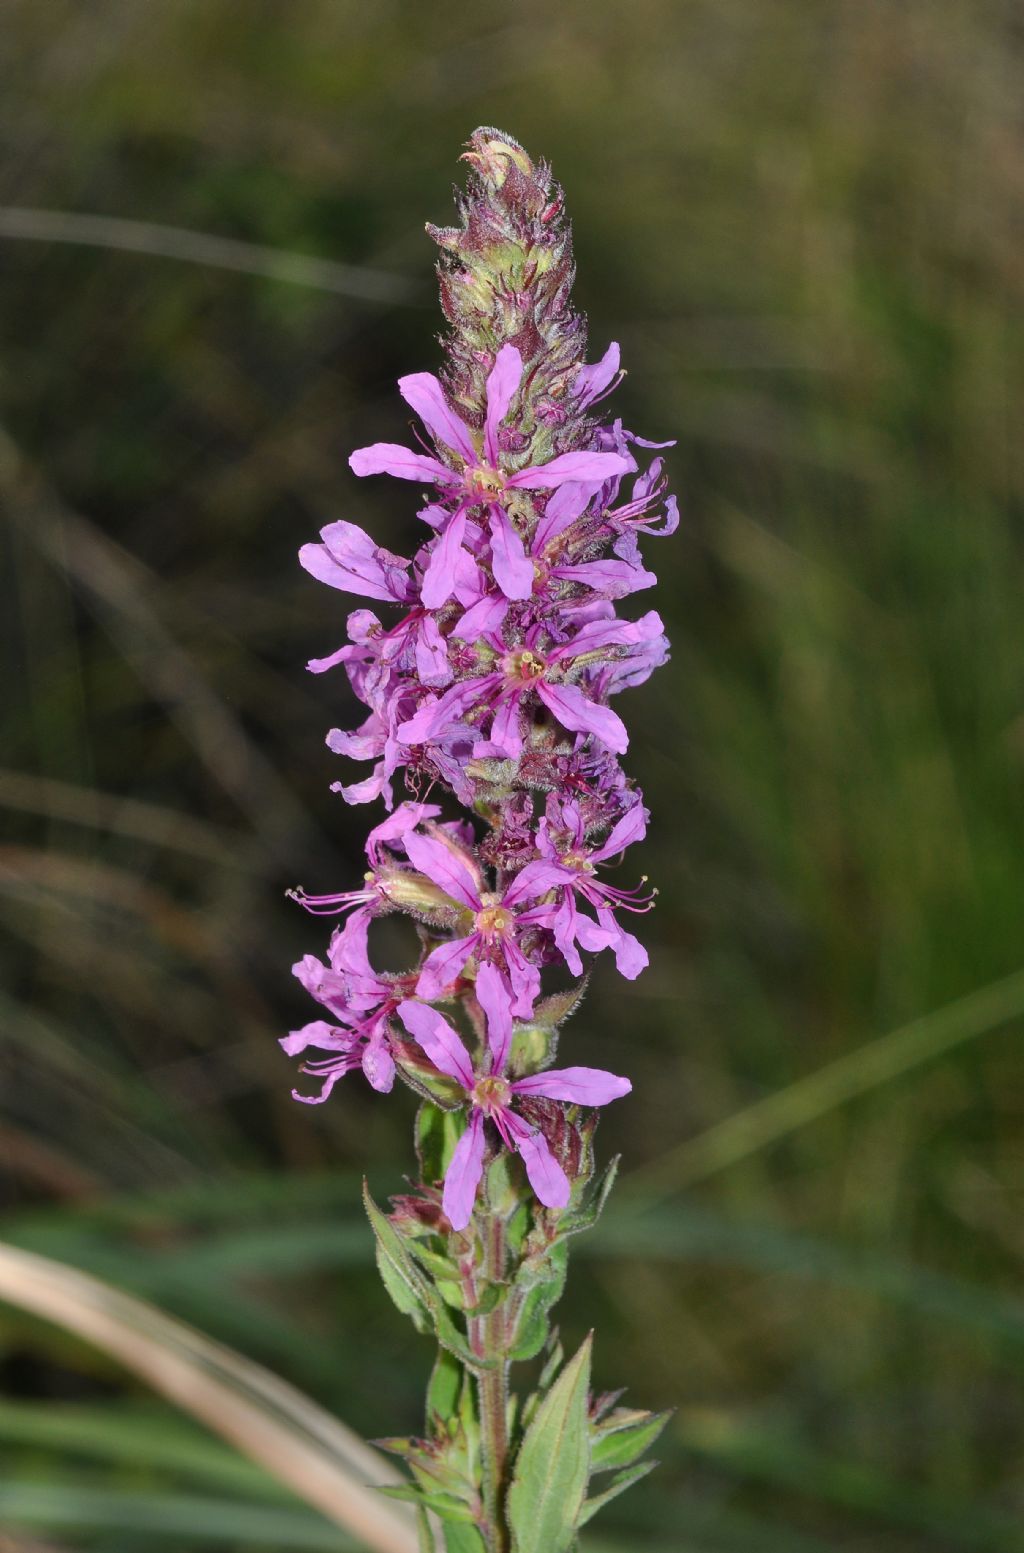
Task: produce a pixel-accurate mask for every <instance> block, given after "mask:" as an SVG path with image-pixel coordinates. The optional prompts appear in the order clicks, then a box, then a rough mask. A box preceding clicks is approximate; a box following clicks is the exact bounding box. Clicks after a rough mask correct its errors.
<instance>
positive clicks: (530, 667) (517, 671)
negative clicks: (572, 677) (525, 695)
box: [501, 647, 547, 683]
mask: <svg viewBox="0 0 1024 1553" xmlns="http://www.w3.org/2000/svg"><path fill="white" fill-rule="evenodd" d="M501 666H502V668H503V669H504V671H505V673H506V675H507V676H508V678H509V679H518V680H524V681H526V683H529V682H530V681H531V680H535V679H540V678H542V676H543V674H544V670H545V668H546V667H547V665H546V664H545V662H544V659H543V658H541V657H540V656H539V655H538V654H537V653H535V652H531V651H530V649H529V648H528V647H523V648H520V649H519V650H518V651H517V652H510V653H506V654H505V657H504V660H503V661H502V665H501Z"/></svg>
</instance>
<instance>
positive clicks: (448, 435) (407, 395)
mask: <svg viewBox="0 0 1024 1553" xmlns="http://www.w3.org/2000/svg"><path fill="white" fill-rule="evenodd" d="M398 392H399V393H400V394H401V396H402V398H403V399H404V400H405V402H406V404H407V405H411V407H412V408H413V409H414V410H415V411H416V414H417V415H418V416H419V418H420V420H421V421H422V422H423V424H424V426H425V427H426V428H427V430H428V431H429V432H430V434H431V436H432V437H434V438H435V439H436V440H437V441H438V442H442V443H443V444H444V446H445V447H447V448H451V449H452V451H453V452H454V453H458V455H459V457H460V458H464V459H465V460H466V462H467V463H468V464H475V463H476V449H475V448H474V446H473V439H472V438H471V436H470V434H469V430H468V428H467V426H466V425H465V423H464V422H463V421H461V420H460V419H459V417H458V416H457V415H456V414H455V413H454V411H453V410H452V408H451V406H450V405H449V403H448V401H447V399H446V398H445V395H444V389H443V388H442V387H441V384H440V382H439V381H438V379H437V378H436V377H435V376H434V374H433V373H432V372H412V373H410V375H409V376H408V377H400V378H399V379H398Z"/></svg>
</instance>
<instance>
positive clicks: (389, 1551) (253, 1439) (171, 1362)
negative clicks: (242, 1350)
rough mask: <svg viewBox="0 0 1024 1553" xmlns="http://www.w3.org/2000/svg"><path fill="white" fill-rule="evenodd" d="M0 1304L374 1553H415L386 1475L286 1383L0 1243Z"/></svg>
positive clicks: (391, 1478)
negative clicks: (188, 1423) (105, 1367)
mask: <svg viewBox="0 0 1024 1553" xmlns="http://www.w3.org/2000/svg"><path fill="white" fill-rule="evenodd" d="M0 1299H3V1300H6V1301H8V1302H9V1303H10V1304H12V1305H17V1306H18V1307H19V1308H21V1309H22V1310H27V1311H31V1312H32V1313H33V1314H34V1315H37V1316H42V1317H44V1318H46V1319H47V1320H49V1321H54V1322H56V1323H57V1324H58V1325H59V1326H62V1327H64V1328H65V1329H66V1330H67V1331H70V1332H74V1333H75V1334H76V1335H77V1336H79V1337H82V1338H84V1339H85V1340H86V1341H87V1342H90V1343H93V1344H95V1346H96V1347H98V1348H101V1349H103V1351H104V1352H106V1353H108V1354H110V1355H111V1357H112V1358H114V1359H116V1360H117V1361H118V1362H119V1363H120V1364H123V1365H124V1366H125V1367H126V1368H127V1369H130V1370H133V1371H134V1372H135V1373H136V1374H137V1375H140V1376H141V1377H142V1378H143V1379H144V1380H145V1381H147V1382H148V1383H149V1385H151V1386H152V1387H153V1388H154V1389H155V1390H156V1391H159V1392H161V1393H162V1394H163V1395H164V1396H165V1397H168V1398H169V1399H170V1400H171V1401H172V1402H174V1403H176V1404H177V1405H178V1406H179V1407H181V1408H183V1409H184V1410H185V1411H186V1412H188V1413H191V1414H192V1416H193V1417H195V1418H197V1419H199V1420H200V1421H201V1422H202V1423H204V1424H206V1425H207V1426H208V1427H209V1428H210V1429H213V1430H214V1431H215V1432H216V1433H218V1434H220V1435H222V1436H223V1438H224V1439H226V1440H229V1441H230V1442H231V1444H232V1445H234V1446H236V1447H237V1449H238V1450H240V1451H242V1452H243V1454H245V1455H246V1456H248V1457H249V1458H250V1459H251V1460H253V1461H255V1462H257V1463H258V1464H259V1465H260V1466H261V1467H263V1468H264V1469H265V1470H266V1471H267V1472H270V1473H271V1474H272V1475H273V1476H274V1477H276V1478H277V1479H278V1480H279V1481H280V1482H282V1483H285V1484H287V1486H288V1487H289V1488H290V1489H291V1490H292V1491H293V1493H295V1494H297V1495H298V1496H299V1498H301V1499H303V1500H304V1501H305V1502H306V1503H307V1504H309V1505H312V1506H314V1507H315V1508H316V1509H318V1510H320V1511H321V1513H322V1514H324V1515H325V1516H327V1518H328V1519H329V1520H331V1521H333V1523H334V1524H335V1525H336V1526H342V1527H344V1528H345V1530H346V1531H348V1532H349V1533H351V1534H352V1535H354V1536H356V1537H360V1538H362V1539H363V1541H364V1542H365V1543H366V1546H367V1547H368V1548H370V1549H373V1550H374V1553H416V1548H417V1535H416V1530H415V1523H414V1520H413V1517H412V1515H411V1514H410V1513H409V1512H408V1511H407V1510H406V1509H405V1507H404V1506H403V1505H400V1504H397V1503H395V1502H394V1501H392V1500H388V1499H385V1498H383V1497H381V1496H380V1495H379V1494H377V1493H376V1492H375V1490H374V1488H373V1487H368V1486H367V1485H368V1484H376V1483H394V1482H396V1481H397V1480H398V1479H397V1477H396V1474H395V1472H394V1470H393V1468H392V1467H391V1466H390V1464H389V1463H387V1462H385V1461H384V1460H383V1458H382V1457H380V1456H378V1455H377V1453H376V1452H375V1451H373V1450H371V1449H370V1447H369V1446H368V1445H366V1444H364V1442H363V1441H362V1440H360V1439H359V1437H358V1436H357V1435H355V1434H353V1433H352V1431H351V1430H350V1429H346V1427H345V1426H344V1424H341V1423H339V1422H338V1420H337V1419H335V1418H333V1417H332V1416H331V1415H330V1414H329V1413H327V1412H325V1411H324V1410H323V1408H321V1407H319V1406H318V1405H317V1404H316V1403H315V1402H312V1401H311V1400H310V1399H309V1398H308V1397H305V1396H303V1394H302V1393H301V1392H299V1391H296V1389H295V1388H294V1387H293V1386H290V1385H288V1383H287V1382H285V1381H283V1380H280V1379H279V1378H278V1377H277V1376H275V1375H272V1374H271V1373H270V1372H269V1371H268V1370H265V1369H263V1368H262V1366H260V1365H258V1364H254V1363H253V1362H252V1361H251V1360H249V1359H245V1358H243V1357H242V1356H241V1355H240V1354H237V1353H234V1352H233V1351H232V1350H231V1349H229V1348H225V1347H224V1346H223V1344H221V1343H217V1342H214V1341H212V1339H210V1338H208V1337H204V1336H203V1335H202V1333H200V1332H197V1331H196V1330H195V1329H194V1328H193V1327H189V1326H187V1325H185V1323H184V1322H181V1321H178V1320H176V1319H174V1318H172V1317H170V1316H166V1315H164V1314H163V1312H161V1311H159V1310H157V1309H155V1308H154V1307H153V1306H152V1305H148V1304H146V1303H145V1302H144V1301H142V1300H138V1299H135V1298H133V1297H132V1296H131V1295H128V1294H124V1293H122V1292H121V1291H120V1290H118V1289H114V1288H112V1287H110V1285H108V1284H105V1283H103V1282H101V1281H100V1280H99V1279H98V1278H93V1277H91V1276H89V1275H88V1274H87V1273H83V1272H80V1271H79V1270H78V1269H77V1268H74V1267H68V1266H67V1265H66V1264H65V1263H63V1262H57V1261H54V1260H52V1259H51V1258H49V1257H44V1256H37V1255H35V1254H34V1253H33V1252H30V1251H21V1250H18V1249H17V1248H15V1247H14V1246H8V1245H4V1244H0Z"/></svg>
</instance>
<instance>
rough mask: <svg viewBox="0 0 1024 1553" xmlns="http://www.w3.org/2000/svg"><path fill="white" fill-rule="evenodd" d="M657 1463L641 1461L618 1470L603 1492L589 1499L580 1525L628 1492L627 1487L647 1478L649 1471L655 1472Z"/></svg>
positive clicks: (581, 1515) (582, 1513) (583, 1524)
mask: <svg viewBox="0 0 1024 1553" xmlns="http://www.w3.org/2000/svg"><path fill="white" fill-rule="evenodd" d="M657 1465H658V1463H657V1462H656V1461H641V1462H639V1463H638V1465H637V1466H635V1467H627V1468H626V1469H625V1471H623V1472H617V1473H616V1474H615V1476H614V1477H613V1478H612V1480H611V1482H610V1483H609V1485H608V1487H607V1488H606V1489H605V1491H604V1493H603V1494H595V1495H594V1497H593V1498H592V1499H588V1500H587V1502H586V1504H585V1505H584V1506H583V1510H582V1512H581V1514H580V1518H579V1525H580V1526H585V1525H586V1524H587V1522H588V1521H589V1520H590V1519H591V1517H592V1516H595V1515H596V1514H597V1512H598V1510H603V1509H604V1507H605V1505H606V1504H608V1502H609V1501H610V1500H612V1499H617V1498H618V1496H619V1495H620V1494H624V1493H625V1492H626V1489H627V1488H632V1486H633V1484H634V1483H639V1481H640V1479H641V1478H645V1477H646V1476H647V1474H648V1472H653V1471H654V1469H655V1467H656V1466H657Z"/></svg>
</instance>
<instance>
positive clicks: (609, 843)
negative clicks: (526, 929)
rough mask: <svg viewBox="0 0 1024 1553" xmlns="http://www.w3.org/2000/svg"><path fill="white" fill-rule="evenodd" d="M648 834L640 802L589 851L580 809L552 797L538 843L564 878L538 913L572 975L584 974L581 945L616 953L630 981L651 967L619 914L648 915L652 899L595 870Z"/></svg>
mask: <svg viewBox="0 0 1024 1553" xmlns="http://www.w3.org/2000/svg"><path fill="white" fill-rule="evenodd" d="M646 829H647V810H646V809H645V808H644V806H643V804H642V803H634V804H633V805H632V807H631V808H630V809H628V810H627V811H626V813H625V814H624V815H623V816H622V818H621V819H620V820H619V821H618V822H617V824H615V825H614V826H613V827H612V829H611V831H610V832H609V834H608V836H607V837H606V839H605V840H604V841H603V842H602V843H601V844H600V845H599V846H588V844H587V839H586V824H585V821H584V818H583V814H582V812H581V810H580V806H579V804H578V803H575V802H573V801H572V800H571V799H559V798H557V797H554V796H552V798H551V799H549V801H548V809H547V814H546V815H545V817H544V819H542V820H541V822H540V825H539V826H538V830H537V842H538V846H539V847H540V850H541V853H542V855H543V856H544V857H546V858H547V859H548V860H549V862H550V863H551V864H552V865H557V867H558V868H559V869H560V870H561V876H560V877H559V878H558V879H557V880H553V881H552V889H553V891H554V892H555V895H556V901H555V903H554V904H552V905H550V906H545V907H543V908H538V909H537V911H536V913H535V916H536V920H537V921H538V922H539V923H543V925H544V926H545V927H549V928H550V929H551V931H552V933H553V934H554V939H555V943H556V944H557V945H558V948H559V950H560V951H561V953H562V955H563V957H564V959H565V962H566V964H567V965H568V967H569V969H570V970H571V971H572V973H573V975H574V976H579V975H581V974H582V971H583V963H582V961H581V960H580V956H579V950H578V949H577V948H576V945H577V944H580V945H582V947H583V948H584V949H589V950H599V949H604V948H611V949H613V950H614V952H615V964H616V967H617V969H618V971H619V973H620V975H622V976H625V977H626V978H627V979H628V980H629V981H633V980H635V978H636V977H637V976H639V974H640V972H641V971H642V970H644V969H645V968H646V966H647V963H648V960H647V951H646V949H645V948H644V947H643V945H642V944H641V943H640V941H639V939H637V938H635V937H634V936H633V934H632V933H627V932H626V930H625V928H623V927H622V925H621V923H619V922H618V921H617V920H616V917H615V912H616V911H617V910H625V911H634V912H644V911H649V910H650V909H651V906H652V905H653V896H652V895H641V894H640V893H639V892H638V891H637V890H620V889H617V888H615V887H614V886H612V885H610V884H607V883H605V881H604V880H602V879H598V878H597V865H598V864H599V863H604V862H607V861H608V859H609V858H614V857H617V856H618V854H619V853H620V852H622V851H624V850H625V848H626V847H628V846H631V845H632V844H633V842H634V841H642V840H643V837H644V835H645V833H646ZM644 882H645V881H643V880H641V883H644ZM577 898H578V899H579V900H580V901H585V902H586V903H587V904H588V905H590V906H593V907H594V908H595V910H596V912H597V922H596V923H595V922H594V921H593V919H592V918H591V917H588V916H586V915H585V914H584V913H583V912H581V911H579V910H578V909H577ZM542 913H543V914H542Z"/></svg>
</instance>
